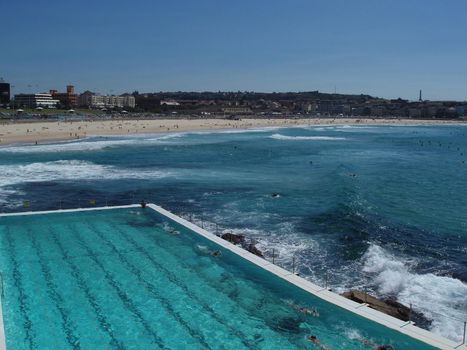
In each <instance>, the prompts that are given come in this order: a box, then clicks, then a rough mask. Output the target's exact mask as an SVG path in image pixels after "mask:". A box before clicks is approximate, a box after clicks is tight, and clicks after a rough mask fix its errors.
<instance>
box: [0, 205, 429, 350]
mask: <svg viewBox="0 0 467 350" xmlns="http://www.w3.org/2000/svg"><path fill="white" fill-rule="evenodd" d="M0 223H1V226H0V250H1V254H0V268H1V270H2V271H3V279H4V282H3V284H4V298H3V312H4V322H5V333H6V340H7V347H8V348H9V349H107V348H111V349H156V348H161V349H313V348H317V347H315V346H314V345H313V344H311V342H309V341H308V340H307V336H309V335H315V336H317V337H318V338H319V339H320V341H321V343H322V344H323V345H326V346H327V347H328V348H329V349H368V347H365V346H364V345H363V343H362V341H363V339H366V340H367V341H370V342H372V343H374V344H380V345H381V344H391V345H393V346H394V347H395V348H396V349H398V350H402V349H411V350H416V349H430V348H431V347H429V346H426V345H424V344H421V343H419V342H417V341H415V340H413V339H411V338H408V337H406V336H403V335H401V334H398V333H397V332H394V331H392V330H389V329H387V328H385V327H383V326H380V325H377V324H375V323H373V322H370V321H368V320H365V319H363V318H361V317H359V316H355V315H353V314H351V313H349V312H346V311H344V310H342V309H340V308H338V307H336V306H334V305H331V304H328V303H325V302H324V301H321V300H319V299H317V298H315V297H313V296H311V295H309V294H307V293H305V292H303V291H302V290H300V289H298V288H296V287H294V286H292V285H290V284H288V283H286V282H284V281H283V280H281V279H279V278H277V277H276V276H274V275H272V274H270V273H268V272H266V271H264V270H261V269H260V268H258V267H256V266H255V265H253V264H251V263H249V262H247V261H245V260H243V259H241V258H239V257H238V256H236V255H234V254H233V253H231V252H229V251H226V250H224V249H221V248H219V247H218V246H216V245H214V244H213V243H211V242H209V241H207V240H206V239H204V238H202V237H200V236H198V235H197V234H195V233H193V232H191V231H189V230H187V229H186V228H184V227H182V226H180V225H178V224H176V223H174V222H172V221H170V220H168V219H166V218H164V217H163V216H161V215H160V214H157V213H155V212H153V211H152V210H149V209H146V210H143V209H140V208H138V209H114V210H105V211H94V212H80V213H61V214H49V215H37V216H36V215H35V216H26V217H4V218H1V219H0ZM216 250H220V251H221V253H222V255H221V256H217V257H216V256H213V255H211V254H210V253H211V252H213V251H216ZM299 307H307V308H309V309H313V310H314V311H315V313H314V314H313V315H305V314H303V313H301V312H299V311H298V308H299Z"/></svg>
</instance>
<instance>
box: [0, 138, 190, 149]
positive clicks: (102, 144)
mask: <svg viewBox="0 0 467 350" xmlns="http://www.w3.org/2000/svg"><path fill="white" fill-rule="evenodd" d="M184 135H186V134H185V133H172V134H161V135H160V136H156V137H149V136H148V134H145V135H141V136H134V135H132V136H130V137H123V138H122V136H118V138H117V137H115V136H114V137H112V136H109V137H106V139H105V140H101V139H97V140H96V138H87V139H83V140H81V141H75V140H74V141H63V142H55V143H49V144H44V145H21V146H7V147H0V152H9V153H55V152H77V151H96V150H101V149H104V148H108V147H119V146H128V145H138V144H140V145H147V144H158V143H160V144H162V143H164V141H167V140H169V139H173V138H179V137H182V136H184Z"/></svg>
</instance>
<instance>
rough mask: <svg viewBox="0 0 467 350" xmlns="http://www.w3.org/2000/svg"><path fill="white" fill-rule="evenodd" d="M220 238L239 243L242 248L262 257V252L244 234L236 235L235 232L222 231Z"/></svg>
mask: <svg viewBox="0 0 467 350" xmlns="http://www.w3.org/2000/svg"><path fill="white" fill-rule="evenodd" d="M221 238H222V239H225V240H226V241H229V242H230V243H233V244H237V245H240V246H241V247H242V248H243V249H245V250H248V251H249V252H250V253H253V254H255V255H257V256H259V257H261V258H264V255H263V252H261V251H260V250H259V249H258V248H257V247H256V245H255V243H254V242H253V240H252V239H248V238H247V237H245V236H244V235H237V234H235V233H224V234H223V235H222V236H221Z"/></svg>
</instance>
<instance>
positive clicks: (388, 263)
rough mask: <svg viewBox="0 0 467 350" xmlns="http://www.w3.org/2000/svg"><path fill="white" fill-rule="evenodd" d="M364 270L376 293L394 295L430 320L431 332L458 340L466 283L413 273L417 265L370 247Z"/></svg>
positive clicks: (465, 313)
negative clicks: (373, 279) (372, 277)
mask: <svg viewBox="0 0 467 350" xmlns="http://www.w3.org/2000/svg"><path fill="white" fill-rule="evenodd" d="M363 262H364V266H363V270H364V271H365V272H367V273H369V274H371V275H374V278H375V282H376V284H377V285H378V291H379V293H381V294H383V295H394V296H396V297H397V299H398V300H399V301H400V302H401V303H403V304H405V305H409V304H412V307H413V309H414V310H416V311H418V312H421V313H423V314H424V315H425V316H426V317H427V318H429V319H432V320H433V323H432V326H431V328H432V329H431V330H432V331H433V332H434V333H436V334H439V335H442V336H444V337H447V338H450V339H452V340H455V341H458V340H459V339H460V337H461V335H462V327H463V323H462V322H463V321H466V320H467V284H464V283H463V282H462V281H460V280H458V279H455V278H450V277H446V276H437V275H435V274H432V273H427V274H417V273H414V272H412V270H413V267H414V265H415V263H416V262H414V261H411V260H410V259H404V258H399V257H396V256H394V255H392V254H390V253H389V252H387V251H386V250H384V249H383V248H381V247H380V246H378V245H376V244H371V245H370V247H369V248H368V250H367V252H366V253H365V254H364V256H363Z"/></svg>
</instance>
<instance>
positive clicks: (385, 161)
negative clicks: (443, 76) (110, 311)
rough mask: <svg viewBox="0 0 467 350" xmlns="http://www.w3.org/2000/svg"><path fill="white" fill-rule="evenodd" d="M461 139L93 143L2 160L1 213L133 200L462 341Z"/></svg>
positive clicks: (360, 132) (200, 137) (291, 133)
mask: <svg viewBox="0 0 467 350" xmlns="http://www.w3.org/2000/svg"><path fill="white" fill-rule="evenodd" d="M466 134H467V128H466V127H465V126H462V125H452V126H366V125H361V126H345V125H343V126H303V127H299V128H287V129H280V128H276V129H256V130H248V131H241V130H234V131H221V132H192V133H174V134H166V135H162V134H161V135H149V134H148V135H137V136H126V137H94V138H89V139H85V140H79V141H76V142H60V143H53V144H43V145H42V144H40V145H37V146H21V145H16V146H9V147H4V148H1V149H0V205H1V208H2V210H3V211H6V212H7V211H18V210H41V209H57V208H59V207H78V206H92V205H104V204H105V203H108V204H127V203H130V202H138V201H140V200H141V199H143V198H144V199H146V200H147V201H152V202H155V203H157V204H159V205H162V206H163V207H166V208H167V209H169V210H172V211H174V212H175V213H177V214H181V215H189V216H191V217H192V218H193V220H195V221H196V222H197V223H198V224H203V225H204V226H205V227H207V228H208V229H211V230H219V231H221V232H233V233H238V234H244V235H246V236H248V237H250V238H253V239H254V240H255V241H256V242H257V247H258V248H259V249H260V250H261V251H263V253H264V254H265V256H266V257H267V258H271V257H272V254H273V252H274V255H275V261H276V262H277V263H278V264H280V265H281V266H284V267H285V268H288V269H291V268H292V263H293V261H295V265H296V268H297V269H298V271H299V272H300V274H301V275H302V276H303V277H305V278H308V279H310V280H311V281H313V282H315V283H317V284H321V285H325V284H328V286H330V287H331V288H332V289H333V290H335V291H337V292H343V291H346V290H349V289H359V290H364V291H367V292H369V293H371V294H375V295H378V296H380V297H388V298H395V299H397V300H398V301H400V302H402V303H404V304H405V305H408V306H409V305H410V304H411V305H412V308H413V310H414V311H415V312H416V313H420V314H422V315H423V318H422V319H420V320H419V324H420V325H422V326H424V327H426V328H428V329H430V330H432V331H433V332H435V333H437V334H441V335H443V336H446V337H449V338H451V339H454V340H460V337H461V336H462V330H463V323H462V322H463V321H464V320H465V319H466V318H467V316H466V315H467V284H466V282H467V214H466V213H467V197H466V195H465V194H466V193H467V180H466V179H467V177H466V175H467V137H466Z"/></svg>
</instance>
